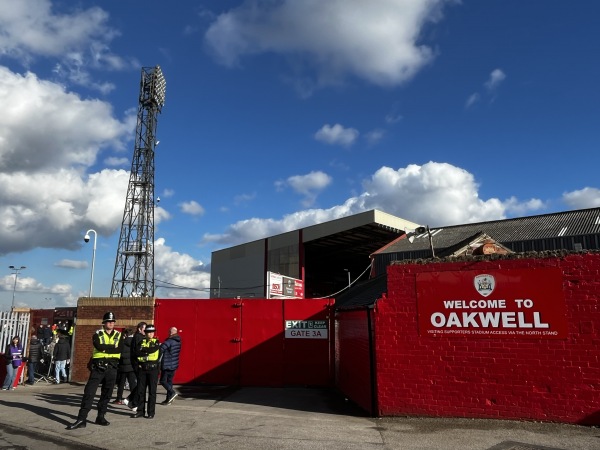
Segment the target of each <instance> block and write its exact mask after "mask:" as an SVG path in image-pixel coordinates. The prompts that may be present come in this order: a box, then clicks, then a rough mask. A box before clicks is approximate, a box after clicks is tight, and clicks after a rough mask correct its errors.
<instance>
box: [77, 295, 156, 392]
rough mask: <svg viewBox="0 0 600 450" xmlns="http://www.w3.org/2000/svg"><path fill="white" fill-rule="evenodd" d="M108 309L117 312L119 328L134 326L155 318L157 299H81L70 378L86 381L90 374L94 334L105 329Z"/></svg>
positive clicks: (78, 308) (133, 327) (117, 327)
mask: <svg viewBox="0 0 600 450" xmlns="http://www.w3.org/2000/svg"><path fill="white" fill-rule="evenodd" d="M107 311H112V312H113V313H114V314H115V316H116V318H117V322H116V324H115V328H116V329H118V330H122V329H123V328H132V329H135V328H136V325H137V324H138V323H139V322H147V323H151V322H153V321H154V299H152V298H141V297H135V298H103V297H97V298H80V299H79V301H78V302H77V326H76V328H75V334H74V337H73V356H72V361H73V365H72V367H71V381H76V382H85V381H87V379H88V376H89V371H88V369H87V363H88V361H89V359H90V357H91V356H92V351H93V347H92V336H93V334H94V333H95V332H96V330H99V329H100V328H102V316H104V313H106V312H107Z"/></svg>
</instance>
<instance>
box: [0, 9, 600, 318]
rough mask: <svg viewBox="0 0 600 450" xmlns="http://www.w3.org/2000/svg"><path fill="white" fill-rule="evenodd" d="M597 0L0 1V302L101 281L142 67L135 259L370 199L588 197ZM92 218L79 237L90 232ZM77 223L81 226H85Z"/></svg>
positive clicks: (594, 169)
mask: <svg viewBox="0 0 600 450" xmlns="http://www.w3.org/2000/svg"><path fill="white" fill-rule="evenodd" d="M599 15H600V2H597V1H595V0H579V1H577V2H575V3H574V2H568V1H566V0H528V1H520V0H487V1H480V0H462V1H456V0H447V1H444V0H423V1H419V0H412V1H408V0H373V1H370V2H364V1H363V0H328V1H327V2H323V1H321V0H293V1H292V0H271V1H266V0H264V1H263V0H254V1H247V0H235V1H234V0H212V1H188V0H178V1H177V2H171V3H169V5H168V6H166V4H165V3H164V2H159V1H156V0H154V1H147V2H143V3H140V2H102V1H85V2H71V1H69V2H57V1H51V0H19V1H11V0H0V104H1V105H2V114H0V268H3V269H2V270H0V309H8V308H9V307H10V304H11V302H12V294H13V286H14V284H13V283H14V279H15V278H14V275H13V274H12V273H11V271H10V269H8V266H9V265H15V266H17V267H19V266H22V265H23V266H27V269H25V270H23V271H22V272H21V273H20V274H19V277H18V283H17V289H16V294H15V304H16V305H17V306H30V307H55V306H70V305H75V304H76V301H77V298H79V297H80V296H86V295H87V294H88V290H89V282H90V272H91V271H90V269H91V259H92V243H90V244H84V242H83V235H84V234H85V232H86V230H88V229H94V230H96V231H97V234H98V237H97V251H96V267H95V271H94V288H93V293H94V295H98V296H108V295H109V293H110V286H111V280H112V274H113V269H114V262H115V258H116V251H117V242H118V235H119V231H120V226H121V220H122V216H123V208H124V203H125V195H126V189H127V182H128V179H129V178H128V171H129V169H130V165H131V157H132V154H133V148H134V141H133V137H134V131H135V116H136V111H137V106H138V105H137V98H138V93H139V82H140V70H141V68H142V67H148V66H155V65H160V66H161V68H162V71H163V73H164V75H165V78H166V80H167V91H166V103H165V106H164V108H163V110H162V114H161V115H160V116H159V120H158V129H157V138H158V140H160V144H159V146H158V147H157V154H156V173H155V185H156V193H157V195H158V196H160V199H161V201H160V204H159V208H158V209H157V211H156V232H155V238H156V242H155V265H156V267H155V276H156V279H157V280H159V281H157V286H161V285H162V284H161V281H166V282H168V283H173V284H176V285H179V286H184V287H188V288H190V289H167V288H164V287H159V288H158V289H157V292H156V295H157V296H158V297H162V298H166V297H206V296H208V292H207V290H208V288H209V280H210V256H211V252H212V251H214V250H217V249H220V248H224V247H229V246H232V245H236V244H239V243H243V242H248V241H252V240H255V239H259V238H261V237H264V236H269V235H273V234H278V233H281V232H285V231H288V230H293V229H297V228H299V227H302V226H307V225H311V224H314V223H320V222H324V221H327V220H333V219H336V218H339V217H343V216H347V215H351V214H356V213H359V212H361V211H365V210H369V209H373V208H377V209H380V210H383V211H386V212H388V213H390V214H394V215H397V216H399V217H402V218H405V219H407V220H410V221H413V222H417V223H422V224H429V225H431V226H432V227H434V226H441V225H451V224H459V223H468V222H476V221H484V220H496V219H502V218H509V217H518V216H523V215H532V214H542V213H548V212H555V211H565V210H570V209H580V208H588V207H597V206H600V186H599V184H600V183H599V182H598V166H599V163H600V152H599V151H598V150H599V148H600V126H599V125H600V124H599V121H600V90H599V89H598V80H600V61H599V60H598V57H597V55H598V54H600V28H599V27H598V26H597V17H598V16H599ZM92 238H93V235H92ZM92 240H93V239H92Z"/></svg>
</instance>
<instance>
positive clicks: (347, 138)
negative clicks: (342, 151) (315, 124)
mask: <svg viewBox="0 0 600 450" xmlns="http://www.w3.org/2000/svg"><path fill="white" fill-rule="evenodd" d="M358 135H359V132H358V130H355V129H354V128H344V127H343V126H342V125H340V124H339V123H336V124H335V125H334V126H331V125H329V124H325V125H323V127H322V128H321V129H320V130H319V131H317V132H316V133H315V139H316V140H317V141H320V142H324V143H326V144H330V145H341V146H343V147H349V146H351V145H352V144H353V143H354V141H356V139H357V138H358Z"/></svg>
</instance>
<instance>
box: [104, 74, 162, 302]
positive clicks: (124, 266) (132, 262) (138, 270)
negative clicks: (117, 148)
mask: <svg viewBox="0 0 600 450" xmlns="http://www.w3.org/2000/svg"><path fill="white" fill-rule="evenodd" d="M166 86H167V85H166V81H165V77H164V76H163V73H162V71H161V70H160V66H156V67H143V68H142V79H141V82H140V101H139V107H138V115H137V127H136V139H135V150H134V153H133V160H132V161H131V173H130V175H129V186H128V187H127V199H126V201H125V210H124V212H123V222H122V224H121V236H120V237H119V247H118V249H117V259H116V262H115V271H114V274H113V281H112V289H111V291H110V296H111V297H154V150H155V147H156V144H157V141H156V138H155V136H156V122H157V117H158V114H159V113H160V112H161V110H162V107H163V105H164V103H165V90H166Z"/></svg>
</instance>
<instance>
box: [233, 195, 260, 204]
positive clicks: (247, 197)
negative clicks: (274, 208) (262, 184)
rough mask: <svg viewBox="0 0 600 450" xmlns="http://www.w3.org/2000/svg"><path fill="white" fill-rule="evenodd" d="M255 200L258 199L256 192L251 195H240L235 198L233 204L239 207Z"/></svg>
mask: <svg viewBox="0 0 600 450" xmlns="http://www.w3.org/2000/svg"><path fill="white" fill-rule="evenodd" d="M255 198H256V192H253V193H251V194H240V195H236V196H235V197H234V198H233V203H234V205H236V206H239V205H241V204H244V203H248V202H251V201H252V200H254V199H255Z"/></svg>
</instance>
